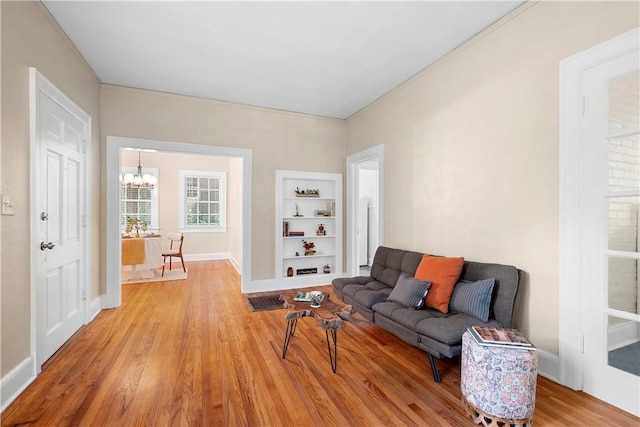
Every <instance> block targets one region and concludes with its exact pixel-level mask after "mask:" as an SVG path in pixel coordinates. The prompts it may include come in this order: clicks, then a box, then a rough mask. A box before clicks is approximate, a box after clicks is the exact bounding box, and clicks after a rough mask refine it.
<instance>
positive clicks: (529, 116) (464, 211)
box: [347, 2, 640, 354]
mask: <svg viewBox="0 0 640 427" xmlns="http://www.w3.org/2000/svg"><path fill="white" fill-rule="evenodd" d="M638 6H639V3H638V2H626V3H622V2H604V3H600V2H541V3H537V4H533V5H531V7H529V5H528V6H525V7H524V8H522V9H520V12H521V13H519V14H516V15H515V16H512V17H511V18H510V19H507V20H504V21H502V23H501V24H500V25H498V26H496V27H494V28H493V29H492V30H491V31H486V32H484V33H483V34H481V35H480V36H479V37H476V38H475V39H474V40H473V41H472V42H471V43H468V44H466V45H465V46H464V47H463V48H461V49H459V50H457V51H456V52H454V53H453V54H451V55H449V56H448V57H447V58H446V59H445V60H442V61H440V62H439V63H438V64H437V65H435V66H433V67H430V68H429V69H427V70H425V71H424V72H423V73H421V74H420V75H419V76H417V77H416V78H414V79H412V80H411V81H410V82H408V83H406V84H405V85H403V86H402V87H401V88H399V89H397V90H395V91H394V92H392V93H390V94H388V95H386V96H385V97H384V98H382V99H381V100H379V101H378V102H376V103H374V104H373V105H370V106H369V107H368V108H366V109H365V110H363V111H361V112H360V113H359V114H357V115H355V116H354V117H352V118H350V119H349V120H348V122H347V154H348V155H350V154H353V153H356V152H358V151H361V150H363V149H366V148H368V147H371V146H374V145H376V144H385V188H386V189H387V191H386V200H385V206H386V211H385V220H386V223H385V243H386V244H387V245H389V246H396V247H402V248H407V249H413V250H418V251H424V252H430V253H436V254H441V255H452V256H464V257H465V258H467V259H469V260H475V261H489V262H497V263H503V264H513V265H515V266H517V267H519V268H520V269H522V270H524V271H525V273H526V281H525V286H524V289H522V294H521V300H520V302H519V311H518V314H517V318H516V327H518V328H520V329H522V330H523V331H524V332H525V334H526V335H528V336H529V338H530V339H531V340H532V341H533V342H534V343H535V344H536V345H537V346H539V347H540V348H542V349H543V350H546V351H548V352H550V353H554V354H557V353H558V315H559V312H558V311H559V307H558V298H559V297H558V280H559V279H558V277H559V274H558V269H559V261H558V257H559V249H558V246H559V230H558V227H559V223H558V217H559V212H558V197H559V194H558V174H559V166H558V165H559V158H558V141H559V136H558V126H559V120H558V113H559V96H558V93H559V71H558V70H559V62H560V61H561V60H562V59H563V58H566V57H568V56H570V55H573V54H575V53H577V52H580V51H582V50H585V49H587V48H589V47H591V46H594V45H596V44H598V43H601V42H603V41H605V40H608V39H610V38H612V37H614V36H617V35H619V34H621V33H623V32H626V31H628V30H630V29H632V28H634V27H637V26H638V25H639V13H640V11H639V8H638ZM400 189H402V191H399V190H400Z"/></svg>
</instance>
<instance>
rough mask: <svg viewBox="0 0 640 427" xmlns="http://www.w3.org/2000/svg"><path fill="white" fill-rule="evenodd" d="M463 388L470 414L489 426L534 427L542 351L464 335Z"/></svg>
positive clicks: (477, 420) (466, 408)
mask: <svg viewBox="0 0 640 427" xmlns="http://www.w3.org/2000/svg"><path fill="white" fill-rule="evenodd" d="M461 363H462V368H461V370H460V372H461V377H462V378H461V380H460V389H461V391H462V404H463V406H464V409H465V412H466V414H467V415H470V416H471V418H473V420H474V422H475V423H476V424H482V425H484V426H485V427H493V426H505V427H530V426H531V424H532V420H533V411H534V408H535V399H536V382H537V375H538V352H537V351H536V350H523V349H509V348H502V347H488V346H482V345H479V344H478V343H477V342H476V340H475V339H473V337H472V336H471V334H470V333H469V332H465V333H464V334H463V335H462V356H461Z"/></svg>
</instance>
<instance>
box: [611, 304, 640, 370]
mask: <svg viewBox="0 0 640 427" xmlns="http://www.w3.org/2000/svg"><path fill="white" fill-rule="evenodd" d="M607 329H608V330H609V340H608V351H607V360H608V364H609V366H611V367H612V368H616V369H620V370H621V371H624V372H627V373H629V374H632V375H635V376H637V377H640V357H638V354H640V341H635V340H634V338H633V336H634V335H635V336H637V335H638V334H640V323H638V322H635V321H633V320H628V319H623V318H620V317H615V316H609V322H608V327H607Z"/></svg>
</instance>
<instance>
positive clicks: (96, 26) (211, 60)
mask: <svg viewBox="0 0 640 427" xmlns="http://www.w3.org/2000/svg"><path fill="white" fill-rule="evenodd" d="M522 3H523V1H466V2H463V1H420V2H405V1H386V2H378V1H367V2H365V1H355V2H340V1H327V2H312V1H282V2H269V1H257V2H247V1H226V2H222V1H196V2H190V1H177V2H166V1H124V2H121V1H48V0H45V1H44V4H45V6H46V7H47V8H48V9H49V11H50V12H51V14H52V15H53V16H54V17H55V19H56V20H57V21H58V23H59V24H60V26H61V27H62V29H63V30H64V31H65V32H66V34H67V35H68V36H69V38H70V39H71V40H72V41H73V43H74V44H75V45H76V47H77V48H78V50H79V51H80V52H81V53H82V55H83V56H84V58H85V59H86V61H87V62H88V63H89V65H90V66H91V68H92V69H93V70H94V71H95V73H96V74H97V75H98V77H99V78H100V80H101V81H102V82H103V83H108V84H114V85H121V86H129V87H136V88H142V89H150V90H156V91H162V92H169V93H176V94H182V95H190V96H197V97H202V98H210V99H217V100H222V101H230V102H237V103H242V104H249V105H255V106H261V107H268V108H275V109H280V110H287V111H296V112H301V113H308V114H315V115H320V116H327V117H336V118H343V119H344V118H347V117H349V116H351V115H352V114H354V113H355V112H357V111H358V110H360V109H362V108H363V107H365V106H366V105H368V104H369V103H371V102H372V101H374V100H375V99H377V98H379V97H380V96H382V95H384V94H385V93H387V92H389V91H390V90H391V89H393V88H394V87H397V86H398V85H400V84H401V83H402V82H404V81H406V80H407V79H409V78H410V77H412V76H413V75H415V74H416V73H418V72H419V71H420V70H422V69H424V68H426V67H427V66H428V65H429V64H431V63H433V62H434V61H436V60H437V59H438V58H440V57H442V56H444V55H445V54H446V53H447V52H449V51H451V50H453V49H454V48H455V47H457V46H459V45H460V44H461V43H463V42H464V41H466V40H468V39H469V38H471V37H472V36H473V35H475V34H477V33H478V32H480V31H482V30H483V29H484V28H486V27H488V26H489V25H491V24H492V23H493V22H495V21H497V20H498V19H500V18H501V17H502V16H504V15H505V14H507V13H509V12H510V11H511V10H513V9H515V8H516V7H518V6H519V5H521V4H522Z"/></svg>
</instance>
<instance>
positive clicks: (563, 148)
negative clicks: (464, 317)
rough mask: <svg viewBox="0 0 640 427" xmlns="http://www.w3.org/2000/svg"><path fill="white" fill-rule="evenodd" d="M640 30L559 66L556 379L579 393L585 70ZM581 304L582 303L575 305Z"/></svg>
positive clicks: (632, 45) (625, 47)
mask: <svg viewBox="0 0 640 427" xmlns="http://www.w3.org/2000/svg"><path fill="white" fill-rule="evenodd" d="M639 40H640V28H636V29H634V30H631V31H629V32H627V33H624V34H622V35H620V36H618V37H615V38H613V39H611V40H608V41H606V42H604V43H601V44H599V45H597V46H594V47H592V48H590V49H587V50H585V51H583V52H580V53H578V54H576V55H573V56H571V57H569V58H566V59H564V60H562V61H561V62H560V117H559V119H560V135H559V137H560V141H559V154H560V157H559V159H560V162H559V163H560V164H559V167H560V174H559V198H560V200H559V226H560V248H559V255H560V260H559V261H560V263H559V265H560V272H559V273H560V274H559V285H560V287H559V288H560V289H559V290H560V295H559V301H560V313H559V346H558V358H559V360H558V369H559V372H558V377H559V380H560V383H561V384H563V385H565V386H567V387H570V388H572V389H575V390H582V388H583V370H584V362H583V348H584V334H583V326H582V324H583V310H582V306H583V303H582V300H583V292H582V277H581V276H582V258H583V254H582V228H583V219H582V215H581V211H582V200H581V197H580V196H581V194H580V191H581V176H582V175H583V173H584V172H583V171H582V169H581V148H580V146H581V120H582V115H583V112H584V109H585V101H584V96H583V94H584V80H583V75H584V71H585V70H587V69H589V68H592V67H595V66H598V65H600V64H603V63H605V62H607V61H609V60H611V59H614V58H616V57H618V56H622V55H625V54H628V53H630V52H632V51H633V50H636V49H638V46H639V44H640V41H639ZM576 301H580V304H576Z"/></svg>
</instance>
